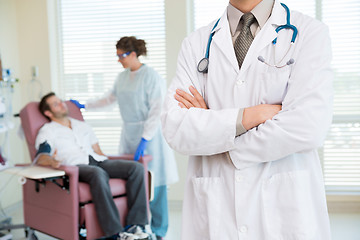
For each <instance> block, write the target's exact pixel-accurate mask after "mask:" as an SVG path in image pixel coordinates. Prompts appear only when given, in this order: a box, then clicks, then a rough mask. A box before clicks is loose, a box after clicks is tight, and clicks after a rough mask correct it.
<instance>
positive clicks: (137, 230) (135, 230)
mask: <svg viewBox="0 0 360 240" xmlns="http://www.w3.org/2000/svg"><path fill="white" fill-rule="evenodd" d="M126 232H127V233H131V234H134V235H135V236H137V237H138V239H141V240H147V239H149V234H148V233H146V232H145V231H144V229H143V228H142V227H141V226H139V225H131V226H130V227H128V228H126Z"/></svg>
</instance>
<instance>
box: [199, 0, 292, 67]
mask: <svg viewBox="0 0 360 240" xmlns="http://www.w3.org/2000/svg"><path fill="white" fill-rule="evenodd" d="M281 6H283V7H284V8H285V10H286V24H285V25H281V26H278V27H277V28H276V29H275V31H276V33H279V32H280V31H281V30H283V29H290V30H292V31H293V35H292V38H291V42H290V46H289V48H288V50H287V51H286V53H285V55H284V57H282V58H281V60H280V61H278V62H277V63H275V64H274V65H273V64H270V63H268V62H267V61H266V60H265V59H264V57H262V56H259V57H258V60H259V61H260V62H262V63H264V64H266V65H268V66H270V67H276V68H283V67H285V66H288V65H291V64H293V63H294V62H295V60H294V59H293V58H291V59H289V61H287V62H286V63H285V64H284V65H281V66H279V64H280V63H281V62H282V61H283V60H284V58H285V56H286V55H287V54H288V53H289V51H290V49H291V48H292V46H293V45H294V42H295V39H296V36H297V33H298V30H297V28H296V27H295V26H294V25H292V24H291V23H290V10H289V8H288V7H287V6H286V5H285V4H284V3H281ZM219 21H220V18H219V19H218V20H217V21H216V23H215V25H214V27H213V28H212V30H211V34H210V36H209V40H208V43H207V47H206V53H205V57H204V58H203V59H201V60H200V62H199V63H198V66H197V70H198V71H199V72H201V73H207V72H208V67H209V54H210V45H211V42H212V39H213V36H214V34H215V31H214V29H215V28H216V26H217V25H218V23H219ZM213 31H214V32H213ZM276 42H277V37H276V38H275V39H274V40H273V41H272V44H273V46H274V47H275V45H276ZM274 62H275V54H274Z"/></svg>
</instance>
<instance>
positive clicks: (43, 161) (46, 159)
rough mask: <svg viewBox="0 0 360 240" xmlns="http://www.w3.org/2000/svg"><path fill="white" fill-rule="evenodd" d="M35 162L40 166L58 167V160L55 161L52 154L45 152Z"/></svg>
mask: <svg viewBox="0 0 360 240" xmlns="http://www.w3.org/2000/svg"><path fill="white" fill-rule="evenodd" d="M36 163H37V164H38V165H41V166H50V167H53V168H58V167H59V166H60V162H59V161H57V160H56V159H55V158H54V157H53V156H50V155H46V154H41V155H40V156H39V158H38V160H37V161H36Z"/></svg>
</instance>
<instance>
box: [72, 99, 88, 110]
mask: <svg viewBox="0 0 360 240" xmlns="http://www.w3.org/2000/svg"><path fill="white" fill-rule="evenodd" d="M70 102H72V103H73V104H75V105H76V106H77V107H78V108H84V109H85V104H81V103H79V101H78V100H75V99H70Z"/></svg>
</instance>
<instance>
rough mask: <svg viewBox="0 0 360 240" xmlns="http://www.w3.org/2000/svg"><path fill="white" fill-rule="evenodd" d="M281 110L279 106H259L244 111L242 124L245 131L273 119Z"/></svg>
mask: <svg viewBox="0 0 360 240" xmlns="http://www.w3.org/2000/svg"><path fill="white" fill-rule="evenodd" d="M280 110H281V105H272V104H260V105H256V106H253V107H248V108H245V109H244V113H243V120H242V124H243V126H244V128H245V129H246V130H249V129H251V128H254V127H257V126H259V125H260V124H261V123H264V122H265V121H266V120H269V119H271V118H273V117H274V116H275V115H276V114H278V112H279V111H280Z"/></svg>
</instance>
